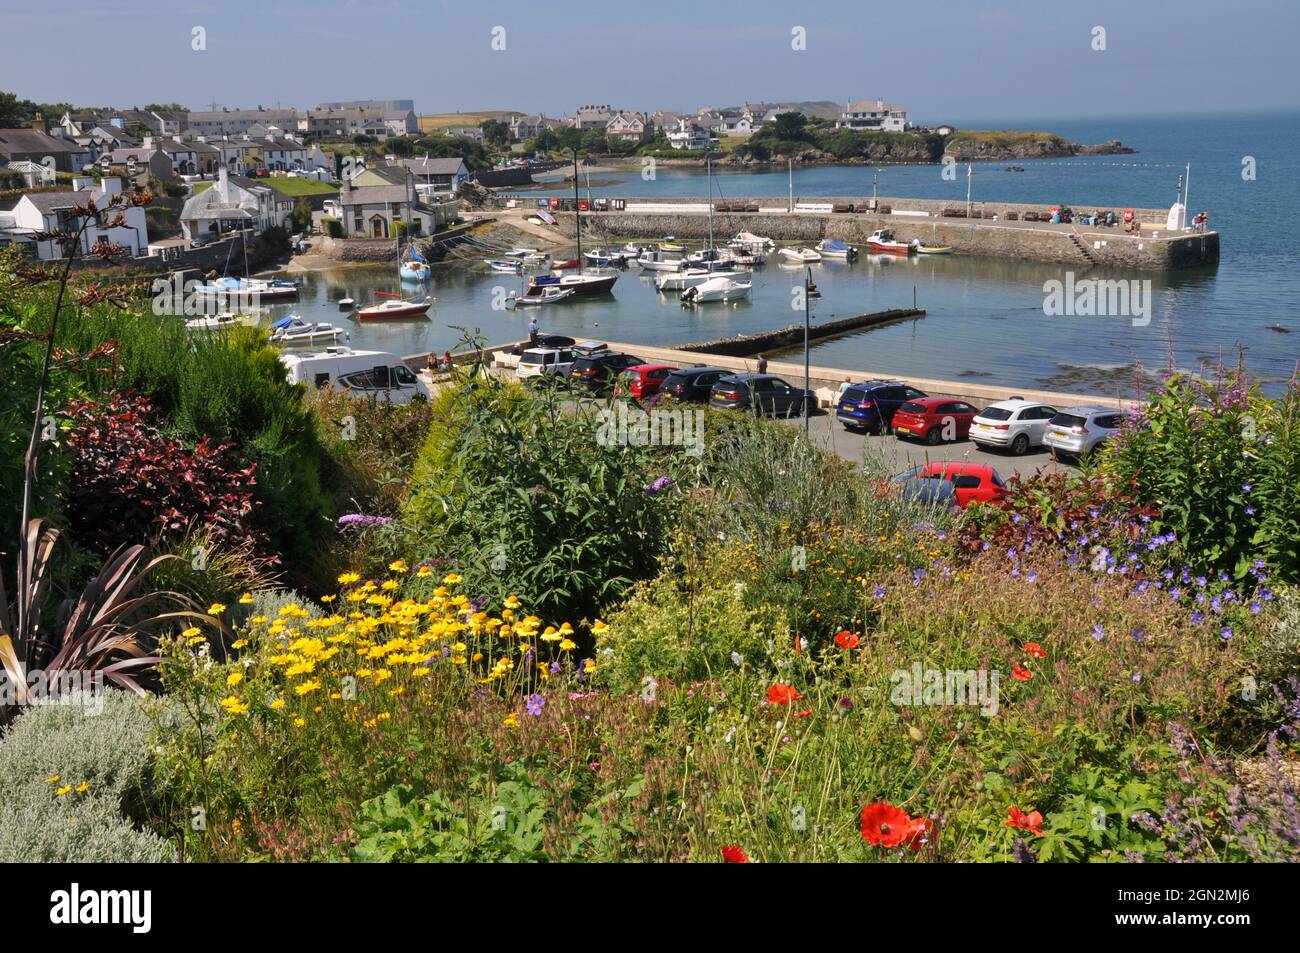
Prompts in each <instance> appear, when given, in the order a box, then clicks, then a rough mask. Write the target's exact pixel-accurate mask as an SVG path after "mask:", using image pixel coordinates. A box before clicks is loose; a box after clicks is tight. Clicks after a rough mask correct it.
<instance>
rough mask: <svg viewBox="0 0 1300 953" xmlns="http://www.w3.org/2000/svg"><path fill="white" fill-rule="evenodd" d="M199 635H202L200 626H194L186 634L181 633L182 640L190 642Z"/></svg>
mask: <svg viewBox="0 0 1300 953" xmlns="http://www.w3.org/2000/svg"><path fill="white" fill-rule="evenodd" d="M199 634H200V633H199V628H198V626H194V625H192V626H190V627H189V628H188V629H186V630H185V631H184V632H182V633H181V638H182V639H186V640H190V639H193V638H194V636H196V635H199Z"/></svg>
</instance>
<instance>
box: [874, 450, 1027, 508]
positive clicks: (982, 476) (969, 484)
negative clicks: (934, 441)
mask: <svg viewBox="0 0 1300 953" xmlns="http://www.w3.org/2000/svg"><path fill="white" fill-rule="evenodd" d="M895 480H896V482H898V483H899V484H906V483H908V482H909V481H914V480H945V481H947V482H949V483H951V484H952V497H953V499H954V500H955V502H956V504H957V506H959V507H962V508H963V509H964V508H965V507H967V506H969V505H970V504H972V503H999V502H1001V501H1002V500H1003V499H1004V498H1005V497H1006V495H1007V484H1006V481H1005V480H1004V479H1003V478H1002V474H1000V473H998V471H997V470H996V469H994V468H993V467H991V466H990V465H989V464H987V463H968V462H966V461H964V460H935V461H933V462H931V463H926V464H922V465H921V466H918V467H913V468H912V469H910V470H908V471H907V472H905V473H901V474H899V475H898V476H897V477H895ZM905 495H916V491H915V489H914V488H911V487H907V488H906V489H905ZM943 496H946V492H945V493H941V494H921V498H922V499H926V500H929V501H933V500H934V499H936V498H942V497H943Z"/></svg>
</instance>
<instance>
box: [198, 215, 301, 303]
mask: <svg viewBox="0 0 1300 953" xmlns="http://www.w3.org/2000/svg"><path fill="white" fill-rule="evenodd" d="M247 236H248V233H247V232H246V231H241V232H240V237H241V239H242V241H243V246H244V274H245V275H247V274H248V237H247ZM233 250H234V245H231V246H230V249H229V250H228V251H227V252H226V267H225V269H224V270H223V272H222V276H221V277H220V278H217V279H216V280H214V281H209V282H206V283H205V284H201V285H198V286H197V287H196V288H195V289H194V292H195V294H197V295H199V296H201V297H204V298H215V299H217V300H219V301H225V302H230V301H232V300H233V301H238V302H241V303H244V304H248V305H252V306H254V307H255V306H256V305H257V304H258V303H259V302H262V301H275V300H279V299H283V298H294V297H297V295H298V282H296V281H285V280H283V279H280V278H231V277H229V276H228V275H227V274H226V272H229V271H230V252H231V251H233Z"/></svg>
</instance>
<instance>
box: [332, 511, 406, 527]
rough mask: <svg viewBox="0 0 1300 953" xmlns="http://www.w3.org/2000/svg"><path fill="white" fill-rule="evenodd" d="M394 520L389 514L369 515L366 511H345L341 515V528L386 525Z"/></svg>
mask: <svg viewBox="0 0 1300 953" xmlns="http://www.w3.org/2000/svg"><path fill="white" fill-rule="evenodd" d="M392 521H393V520H392V518H391V517H388V516H367V515H366V514H365V513H345V514H344V515H343V516H340V517H339V529H345V528H347V527H349V526H356V527H358V528H361V527H366V526H385V525H387V524H389V523H391V522H392Z"/></svg>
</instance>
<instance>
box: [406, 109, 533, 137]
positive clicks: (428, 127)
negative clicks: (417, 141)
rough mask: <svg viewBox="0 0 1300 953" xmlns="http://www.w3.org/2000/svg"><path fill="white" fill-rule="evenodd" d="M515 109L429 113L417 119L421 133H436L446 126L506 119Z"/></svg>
mask: <svg viewBox="0 0 1300 953" xmlns="http://www.w3.org/2000/svg"><path fill="white" fill-rule="evenodd" d="M518 112H519V110H517V109H485V110H483V111H482V112H472V113H430V114H429V115H427V116H421V117H420V118H419V123H420V131H421V132H436V131H437V130H439V129H446V128H447V127H448V126H477V125H480V124H481V123H485V122H487V121H488V120H489V119H502V120H504V119H506V118H507V117H509V116H513V115H516V114H517V113H518Z"/></svg>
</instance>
